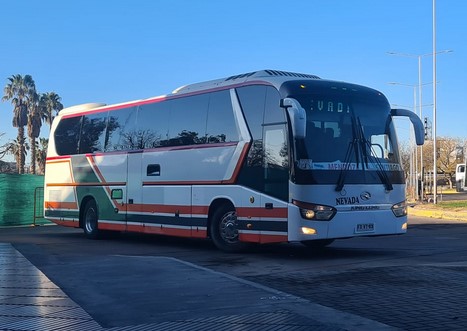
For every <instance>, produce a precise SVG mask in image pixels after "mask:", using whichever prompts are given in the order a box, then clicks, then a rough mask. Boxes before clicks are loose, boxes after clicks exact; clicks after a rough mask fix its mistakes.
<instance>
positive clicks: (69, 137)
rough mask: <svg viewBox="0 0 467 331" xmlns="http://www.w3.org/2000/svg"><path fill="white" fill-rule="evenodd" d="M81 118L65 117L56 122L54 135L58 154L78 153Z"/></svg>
mask: <svg viewBox="0 0 467 331" xmlns="http://www.w3.org/2000/svg"><path fill="white" fill-rule="evenodd" d="M81 118H82V116H78V117H70V118H65V119H62V120H61V121H60V123H59V124H58V126H57V129H56V130H55V136H54V138H55V148H56V149H57V154H58V155H73V154H77V153H78V143H79V134H80V129H81Z"/></svg>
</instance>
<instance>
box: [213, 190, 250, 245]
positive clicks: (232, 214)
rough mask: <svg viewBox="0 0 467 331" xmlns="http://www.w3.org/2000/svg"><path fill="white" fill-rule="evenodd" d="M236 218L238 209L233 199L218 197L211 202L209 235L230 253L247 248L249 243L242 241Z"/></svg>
mask: <svg viewBox="0 0 467 331" xmlns="http://www.w3.org/2000/svg"><path fill="white" fill-rule="evenodd" d="M236 220H237V211H236V209H235V206H234V204H233V203H232V201H230V200H228V199H216V200H214V201H213V202H212V203H211V206H210V207H209V214H208V235H209V237H210V238H211V240H212V241H213V243H214V245H215V246H216V247H217V248H219V249H221V250H223V251H225V252H230V253H235V252H240V251H243V250H245V249H246V248H247V246H248V245H247V243H245V242H242V241H240V238H239V234H238V228H237V225H238V224H237V222H236Z"/></svg>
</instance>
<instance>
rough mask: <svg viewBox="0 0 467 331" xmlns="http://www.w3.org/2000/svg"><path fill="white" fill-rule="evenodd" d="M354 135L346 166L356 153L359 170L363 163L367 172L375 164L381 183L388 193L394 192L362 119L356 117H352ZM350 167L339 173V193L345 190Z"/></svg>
mask: <svg viewBox="0 0 467 331" xmlns="http://www.w3.org/2000/svg"><path fill="white" fill-rule="evenodd" d="M352 135H353V139H352V141H351V142H349V146H348V148H347V152H346V155H345V160H344V164H345V165H349V164H350V162H351V159H352V154H353V153H355V160H356V166H357V169H358V167H359V164H360V162H361V164H362V169H363V171H365V168H366V169H369V166H368V164H369V163H373V164H375V165H376V167H377V169H376V173H377V175H378V177H379V178H380V180H381V183H383V185H384V186H385V188H386V191H392V190H393V186H392V184H391V181H390V179H389V177H388V175H387V173H386V171H385V170H384V167H383V165H382V163H381V161H380V160H379V159H378V158H377V157H375V156H374V154H375V153H373V151H372V146H371V142H370V141H369V140H368V139H366V138H365V134H364V131H363V126H362V123H361V122H360V118H359V117H357V118H355V116H354V115H352ZM349 168H350V167H349V166H344V167H342V169H341V170H340V173H339V178H338V180H337V183H336V188H335V190H336V191H337V192H340V191H342V189H343V188H344V183H345V177H346V176H347V173H348V172H349Z"/></svg>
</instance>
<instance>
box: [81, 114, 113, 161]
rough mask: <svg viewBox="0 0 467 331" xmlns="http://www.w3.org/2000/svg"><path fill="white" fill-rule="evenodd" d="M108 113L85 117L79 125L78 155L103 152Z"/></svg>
mask: <svg viewBox="0 0 467 331" xmlns="http://www.w3.org/2000/svg"><path fill="white" fill-rule="evenodd" d="M107 114H108V112H103V113H97V114H91V115H85V116H84V117H83V123H82V125H81V139H80V140H79V153H80V154H85V153H94V152H103V151H104V144H105V130H106V126H107Z"/></svg>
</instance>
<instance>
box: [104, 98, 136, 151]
mask: <svg viewBox="0 0 467 331" xmlns="http://www.w3.org/2000/svg"><path fill="white" fill-rule="evenodd" d="M138 142H139V141H138V132H137V130H136V107H129V108H123V109H118V110H115V111H112V112H110V114H109V118H108V123H107V132H106V136H105V151H106V152H112V151H124V150H132V149H138V147H139V145H138Z"/></svg>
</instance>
